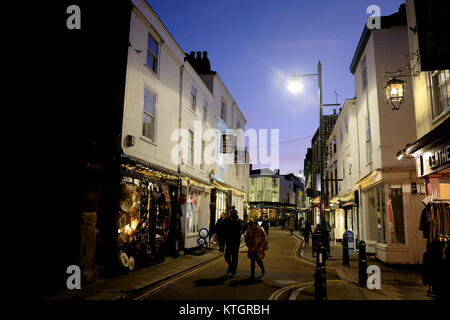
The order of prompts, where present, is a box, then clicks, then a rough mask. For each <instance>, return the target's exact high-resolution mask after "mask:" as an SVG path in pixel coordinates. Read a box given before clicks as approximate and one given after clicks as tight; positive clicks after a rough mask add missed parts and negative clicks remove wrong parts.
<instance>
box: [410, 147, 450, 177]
mask: <svg viewBox="0 0 450 320" xmlns="http://www.w3.org/2000/svg"><path fill="white" fill-rule="evenodd" d="M448 167H450V143H448V142H447V143H444V144H441V145H439V146H437V147H435V148H432V149H429V150H428V151H424V152H423V153H422V154H421V155H420V156H418V157H417V158H416V168H417V176H418V177H423V176H427V175H429V174H432V173H435V172H439V171H441V170H443V169H445V168H448Z"/></svg>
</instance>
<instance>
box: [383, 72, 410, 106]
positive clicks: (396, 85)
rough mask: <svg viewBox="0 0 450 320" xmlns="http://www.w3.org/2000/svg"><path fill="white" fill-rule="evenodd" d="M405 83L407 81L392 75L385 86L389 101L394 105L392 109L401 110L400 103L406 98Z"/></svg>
mask: <svg viewBox="0 0 450 320" xmlns="http://www.w3.org/2000/svg"><path fill="white" fill-rule="evenodd" d="M405 83H406V81H403V80H400V79H398V78H396V77H392V78H391V79H390V80H389V81H388V82H386V84H385V86H384V88H383V89H385V90H386V99H387V102H390V103H391V104H392V106H393V108H392V110H400V105H401V104H402V103H403V99H404V98H405Z"/></svg>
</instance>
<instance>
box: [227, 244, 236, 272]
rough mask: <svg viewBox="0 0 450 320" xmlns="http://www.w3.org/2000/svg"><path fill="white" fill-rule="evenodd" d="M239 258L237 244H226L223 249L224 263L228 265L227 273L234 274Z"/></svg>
mask: <svg viewBox="0 0 450 320" xmlns="http://www.w3.org/2000/svg"><path fill="white" fill-rule="evenodd" d="M238 257H239V244H235V243H227V244H226V247H225V261H226V262H227V263H228V271H227V272H231V273H233V274H234V273H236V270H237V266H238Z"/></svg>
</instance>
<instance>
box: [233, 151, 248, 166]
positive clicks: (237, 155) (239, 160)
mask: <svg viewBox="0 0 450 320" xmlns="http://www.w3.org/2000/svg"><path fill="white" fill-rule="evenodd" d="M246 160H247V159H246V152H245V148H236V149H235V150H234V163H236V164H245V163H247V161H246Z"/></svg>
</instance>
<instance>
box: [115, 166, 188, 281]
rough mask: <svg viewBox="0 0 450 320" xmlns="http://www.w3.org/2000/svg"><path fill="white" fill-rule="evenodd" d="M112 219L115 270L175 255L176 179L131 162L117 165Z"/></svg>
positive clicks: (133, 268)
mask: <svg viewBox="0 0 450 320" xmlns="http://www.w3.org/2000/svg"><path fill="white" fill-rule="evenodd" d="M121 176H122V182H121V185H120V205H119V208H120V209H119V212H118V214H117V219H116V232H117V246H116V256H117V261H118V271H119V273H126V272H130V271H133V270H135V269H138V268H141V267H145V266H149V265H152V264H155V263H160V262H163V261H164V259H165V257H166V256H167V255H172V256H174V257H176V256H177V255H178V243H179V240H180V239H179V237H178V234H179V231H180V221H179V209H180V208H179V202H178V200H179V199H178V197H179V196H178V195H179V192H178V190H179V184H178V183H179V182H178V181H179V179H178V177H177V176H176V175H172V174H167V173H163V172H161V171H157V170H154V169H151V168H149V167H147V166H145V165H142V164H139V163H132V162H131V161H129V162H127V163H123V164H122V166H121Z"/></svg>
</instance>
